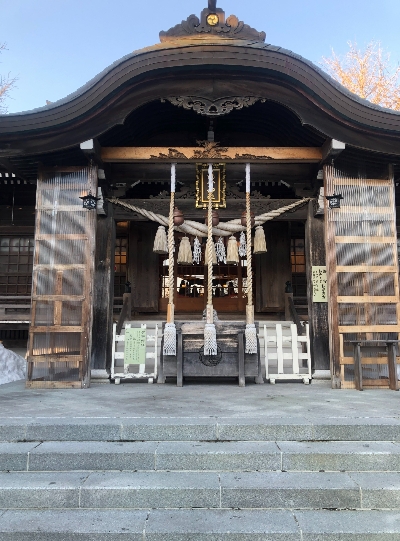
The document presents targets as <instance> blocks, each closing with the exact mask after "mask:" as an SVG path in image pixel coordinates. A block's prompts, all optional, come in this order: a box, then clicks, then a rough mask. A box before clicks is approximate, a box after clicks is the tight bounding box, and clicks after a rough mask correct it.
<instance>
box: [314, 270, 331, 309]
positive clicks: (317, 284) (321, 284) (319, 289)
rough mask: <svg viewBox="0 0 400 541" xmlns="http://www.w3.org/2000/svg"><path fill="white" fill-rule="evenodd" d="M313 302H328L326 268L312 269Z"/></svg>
mask: <svg viewBox="0 0 400 541" xmlns="http://www.w3.org/2000/svg"><path fill="white" fill-rule="evenodd" d="M311 272H312V288H313V296H312V300H313V302H328V283H327V275H326V266H313V267H312V271H311Z"/></svg>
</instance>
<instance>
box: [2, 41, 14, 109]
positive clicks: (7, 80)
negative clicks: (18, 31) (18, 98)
mask: <svg viewBox="0 0 400 541" xmlns="http://www.w3.org/2000/svg"><path fill="white" fill-rule="evenodd" d="M6 50H7V45H6V44H5V43H0V53H2V52H3V51H6ZM16 81H17V78H16V77H12V76H11V74H10V73H8V74H7V75H5V76H4V75H0V113H6V112H7V107H6V99H7V98H8V97H9V96H10V91H11V89H12V88H13V87H15V83H16Z"/></svg>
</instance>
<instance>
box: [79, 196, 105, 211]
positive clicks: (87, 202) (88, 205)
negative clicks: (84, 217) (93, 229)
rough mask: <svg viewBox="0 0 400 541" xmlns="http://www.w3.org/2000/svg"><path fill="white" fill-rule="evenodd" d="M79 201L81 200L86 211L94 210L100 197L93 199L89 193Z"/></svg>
mask: <svg viewBox="0 0 400 541" xmlns="http://www.w3.org/2000/svg"><path fill="white" fill-rule="evenodd" d="M79 199H82V201H83V208H84V209H87V210H95V209H96V207H97V201H99V200H100V199H101V198H100V197H95V196H94V195H93V194H92V192H91V191H89V193H88V194H87V195H84V196H83V197H80V198H79Z"/></svg>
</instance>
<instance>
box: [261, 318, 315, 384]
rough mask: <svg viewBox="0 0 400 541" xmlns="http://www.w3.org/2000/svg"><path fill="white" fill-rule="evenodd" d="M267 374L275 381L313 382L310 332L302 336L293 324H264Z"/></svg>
mask: <svg viewBox="0 0 400 541" xmlns="http://www.w3.org/2000/svg"><path fill="white" fill-rule="evenodd" d="M264 362H265V377H266V379H267V380H269V382H270V383H272V384H274V383H275V382H276V381H277V380H303V383H305V384H309V383H311V356H310V333H309V326H308V323H306V325H305V335H298V333H297V327H296V325H294V324H293V323H290V322H288V323H276V324H275V325H274V326H273V327H271V326H270V325H268V326H267V325H264Z"/></svg>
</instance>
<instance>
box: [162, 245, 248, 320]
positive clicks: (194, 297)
mask: <svg viewBox="0 0 400 541" xmlns="http://www.w3.org/2000/svg"><path fill="white" fill-rule="evenodd" d="M190 240H192V239H190ZM205 244H206V243H205V241H204V240H203V243H202V245H201V250H202V252H201V260H200V262H199V263H198V264H197V263H196V262H195V263H194V264H192V265H181V264H178V263H177V262H176V261H175V269H174V276H175V311H176V313H178V314H179V313H182V314H184V313H186V314H189V313H190V314H193V313H197V314H201V313H202V312H203V310H204V309H205V307H206V304H207V298H206V295H205V293H204V292H205V291H206V288H207V283H206V282H207V266H206V265H205V261H204V255H205V253H204V252H205ZM168 267H169V260H168V259H166V258H165V257H162V256H160V261H159V269H160V270H159V272H160V281H159V309H160V311H161V312H164V311H165V312H166V310H167V304H168V297H169V292H168ZM246 299H247V261H246V259H245V258H244V257H243V258H240V260H239V263H238V264H237V265H234V264H228V263H226V262H224V261H222V262H218V263H217V264H216V265H213V304H214V308H215V310H216V311H217V312H218V313H232V314H233V313H235V314H242V315H243V316H244V313H245V306H246Z"/></svg>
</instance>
